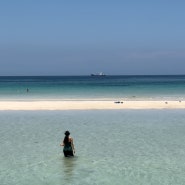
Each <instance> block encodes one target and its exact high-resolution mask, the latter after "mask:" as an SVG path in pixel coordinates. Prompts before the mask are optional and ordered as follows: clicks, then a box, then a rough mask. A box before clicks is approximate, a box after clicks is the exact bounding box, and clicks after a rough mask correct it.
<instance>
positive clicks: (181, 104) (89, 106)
mask: <svg viewBox="0 0 185 185" xmlns="http://www.w3.org/2000/svg"><path fill="white" fill-rule="evenodd" d="M94 109H185V101H120V102H117V103H115V101H112V100H111V101H101V100H98V101H96V100H93V101H90V100H87V101H61V100H60V101H39V100H38V101H0V110H94Z"/></svg>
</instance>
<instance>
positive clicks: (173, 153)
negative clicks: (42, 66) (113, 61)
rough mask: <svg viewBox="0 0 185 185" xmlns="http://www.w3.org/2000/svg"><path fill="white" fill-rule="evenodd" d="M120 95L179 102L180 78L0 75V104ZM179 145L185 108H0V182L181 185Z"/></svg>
mask: <svg viewBox="0 0 185 185" xmlns="http://www.w3.org/2000/svg"><path fill="white" fill-rule="evenodd" d="M27 89H28V92H27ZM119 98H124V99H131V100H139V99H144V100H146V99H149V100H153V99H154V100H155V99H170V100H173V99H175V100H176V99H178V100H179V99H182V100H184V99H185V76H105V77H90V76H78V77H74V76H73V77H0V100H22V101H24V100H38V99H39V100H63V99H66V100H71V99H74V100H80V99H83V100H85V99H102V100H103V99H119ZM65 130H70V131H71V133H72V136H73V138H74V141H75V148H76V156H75V157H74V158H67V159H66V158H64V157H63V153H62V147H60V146H59V144H60V142H61V140H62V139H63V136H64V135H63V133H64V131H65ZM184 141H185V110H175V109H174V110H109V111H108V110H92V111H87V110H86V111H85V110H84V111H0V149H1V152H0V164H1V165H0V184H1V185H15V184H16V185H33V184H34V185H37V184H38V185H53V184H54V185H66V184H68V185H83V184H85V185H86V184H87V185H123V184H125V185H150V184H151V185H169V184H172V185H184V184H185V176H184V172H185V142H184Z"/></svg>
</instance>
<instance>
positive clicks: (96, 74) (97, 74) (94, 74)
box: [91, 72, 106, 76]
mask: <svg viewBox="0 0 185 185" xmlns="http://www.w3.org/2000/svg"><path fill="white" fill-rule="evenodd" d="M91 76H106V74H104V73H103V72H100V73H93V74H91Z"/></svg>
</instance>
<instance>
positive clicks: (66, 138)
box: [64, 130, 70, 144]
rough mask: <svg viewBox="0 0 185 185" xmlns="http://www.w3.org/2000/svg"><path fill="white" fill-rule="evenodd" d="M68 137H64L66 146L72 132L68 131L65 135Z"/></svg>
mask: <svg viewBox="0 0 185 185" xmlns="http://www.w3.org/2000/svg"><path fill="white" fill-rule="evenodd" d="M64 134H65V135H66V136H65V137H64V144H67V143H68V142H69V135H70V132H69V131H68V130H67V131H66V132H65V133H64Z"/></svg>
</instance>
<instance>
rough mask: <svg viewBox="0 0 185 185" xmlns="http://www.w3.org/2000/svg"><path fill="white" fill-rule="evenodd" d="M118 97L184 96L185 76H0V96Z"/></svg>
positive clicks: (162, 97)
mask: <svg viewBox="0 0 185 185" xmlns="http://www.w3.org/2000/svg"><path fill="white" fill-rule="evenodd" d="M27 89H29V92H27ZM119 98H123V99H131V100H132V99H133V100H134V99H136V100H138V99H149V100H152V99H154V100H155V99H175V100H176V99H185V76H183V75H181V76H180V75H179V76H103V77H102V76H99V77H96V76H95V77H91V76H44V77H0V99H8V100H17V99H19V100H28V99H51V100H57V99H119Z"/></svg>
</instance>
